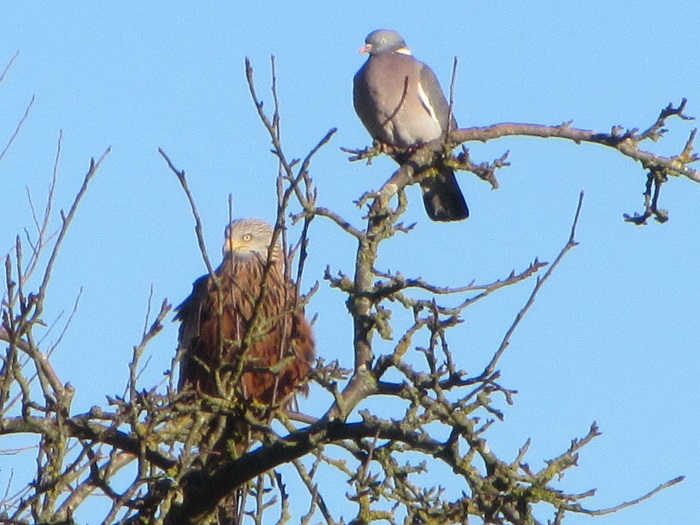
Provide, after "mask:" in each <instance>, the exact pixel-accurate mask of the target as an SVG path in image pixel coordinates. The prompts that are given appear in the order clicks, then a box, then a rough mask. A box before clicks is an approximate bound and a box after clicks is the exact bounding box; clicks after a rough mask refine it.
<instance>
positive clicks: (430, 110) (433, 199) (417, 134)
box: [353, 29, 469, 221]
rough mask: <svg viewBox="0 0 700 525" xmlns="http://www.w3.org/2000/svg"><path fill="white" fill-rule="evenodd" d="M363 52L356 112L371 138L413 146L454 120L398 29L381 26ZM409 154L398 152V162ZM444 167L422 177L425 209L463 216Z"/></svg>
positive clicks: (440, 216)
mask: <svg viewBox="0 0 700 525" xmlns="http://www.w3.org/2000/svg"><path fill="white" fill-rule="evenodd" d="M360 53H369V58H368V59H367V62H365V64H364V65H363V66H362V67H361V68H360V70H359V71H358V72H357V73H356V74H355V81H354V89H353V101H354V104H355V111H356V112H357V115H358V116H359V117H360V120H361V121H362V123H363V124H364V126H365V128H367V131H369V133H370V135H372V138H374V139H375V140H377V141H379V142H380V143H384V144H389V145H391V146H397V147H400V148H413V147H416V146H421V145H422V144H425V143H427V142H430V141H433V140H436V139H439V138H440V137H441V136H442V135H443V134H444V133H445V132H446V131H447V128H448V121H449V122H450V125H449V127H450V129H457V123H456V122H455V119H454V118H453V117H452V115H450V108H449V104H448V103H447V100H445V95H444V94H443V92H442V88H441V87H440V83H439V82H438V79H437V77H436V76H435V73H433V71H432V70H431V69H430V68H429V67H428V66H427V65H425V64H424V63H423V62H421V61H419V60H416V59H415V58H413V56H412V55H411V51H410V50H409V49H408V47H407V46H406V42H404V39H403V38H402V37H401V35H400V34H398V33H397V32H396V31H390V30H388V29H377V30H376V31H372V32H371V33H370V34H369V35H367V38H366V39H365V45H364V46H362V47H361V48H360ZM408 156H409V154H403V155H395V156H394V160H396V161H397V162H398V163H399V164H401V163H403V162H405V161H406V160H407V158H408ZM438 170H439V172H438V173H437V174H436V175H434V176H432V177H427V178H425V179H423V180H422V181H421V188H422V190H423V202H424V204H425V211H426V212H427V213H428V216H429V217H430V218H431V219H432V220H434V221H458V220H461V219H466V218H467V217H468V216H469V209H468V208H467V203H466V202H465V200H464V196H463V195H462V192H461V191H460V189H459V186H458V185H457V179H456V178H455V174H454V171H453V170H452V169H451V168H448V167H447V166H438Z"/></svg>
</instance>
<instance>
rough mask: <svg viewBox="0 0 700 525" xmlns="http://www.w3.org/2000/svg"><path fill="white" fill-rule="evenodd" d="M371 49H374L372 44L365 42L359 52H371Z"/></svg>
mask: <svg viewBox="0 0 700 525" xmlns="http://www.w3.org/2000/svg"><path fill="white" fill-rule="evenodd" d="M370 51H372V44H365V45H364V46H362V47H361V48H360V51H359V52H360V53H369V52H370Z"/></svg>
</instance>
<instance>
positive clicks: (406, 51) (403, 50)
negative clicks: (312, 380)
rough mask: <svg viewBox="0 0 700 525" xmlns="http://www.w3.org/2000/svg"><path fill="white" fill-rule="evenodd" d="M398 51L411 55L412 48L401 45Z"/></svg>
mask: <svg viewBox="0 0 700 525" xmlns="http://www.w3.org/2000/svg"><path fill="white" fill-rule="evenodd" d="M396 52H397V53H401V54H402V55H411V50H410V49H408V48H407V47H400V48H398V49H397V50H396Z"/></svg>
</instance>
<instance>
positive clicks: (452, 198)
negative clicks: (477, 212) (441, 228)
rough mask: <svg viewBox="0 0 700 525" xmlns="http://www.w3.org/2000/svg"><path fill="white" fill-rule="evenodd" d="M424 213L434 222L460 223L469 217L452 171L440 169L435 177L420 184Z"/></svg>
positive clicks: (445, 168)
mask: <svg viewBox="0 0 700 525" xmlns="http://www.w3.org/2000/svg"><path fill="white" fill-rule="evenodd" d="M420 187H421V189H422V190H423V203H424V204H425V211H426V212H427V213H428V217H430V218H431V219H432V220H434V221H441V222H444V221H461V220H463V219H466V218H467V217H469V208H467V202H466V201H465V200H464V195H462V190H460V189H459V185H458V184H457V178H456V177H455V173H454V171H452V169H451V168H448V167H447V166H442V167H440V171H439V173H438V174H437V175H434V176H432V177H426V178H425V179H423V180H422V181H421V183H420Z"/></svg>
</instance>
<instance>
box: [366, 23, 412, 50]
mask: <svg viewBox="0 0 700 525" xmlns="http://www.w3.org/2000/svg"><path fill="white" fill-rule="evenodd" d="M360 53H369V54H370V55H381V54H382V53H402V54H404V55H410V54H411V51H410V50H409V49H408V46H407V45H406V42H405V41H404V39H403V37H402V36H401V35H400V34H398V33H397V32H396V31H392V30H391V29H377V30H375V31H372V32H371V33H370V34H369V35H367V38H365V45H364V46H362V47H361V48H360Z"/></svg>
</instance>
